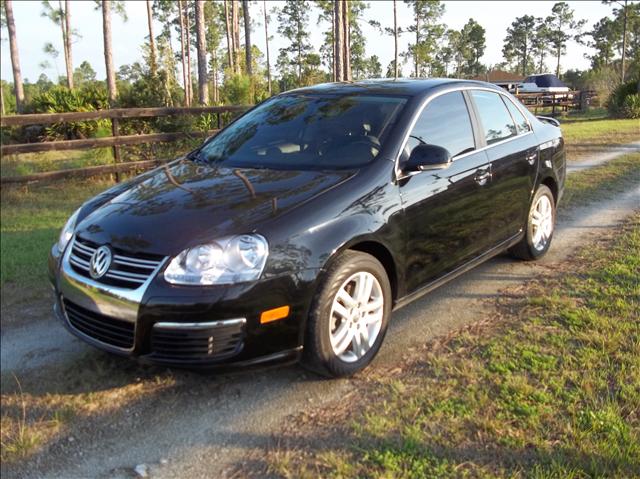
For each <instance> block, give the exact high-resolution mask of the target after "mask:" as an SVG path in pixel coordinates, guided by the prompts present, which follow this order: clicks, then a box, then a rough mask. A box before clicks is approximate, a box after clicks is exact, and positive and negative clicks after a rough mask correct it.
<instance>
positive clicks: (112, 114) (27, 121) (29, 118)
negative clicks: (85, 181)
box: [0, 106, 249, 184]
mask: <svg viewBox="0 0 640 479" xmlns="http://www.w3.org/2000/svg"><path fill="white" fill-rule="evenodd" d="M247 108H249V107H247V106H211V107H192V108H182V107H181V108H114V109H111V110H98V111H87V112H73V113H37V114H27V115H12V116H3V117H2V118H1V119H0V126H2V127H25V126H33V125H50V124H53V123H71V122H79V121H92V120H93V121H95V120H110V122H111V136H107V137H103V138H83V139H77V140H59V141H44V142H37V143H19V144H6V145H5V144H3V145H2V146H1V147H0V154H1V155H2V156H4V155H11V154H18V153H37V152H45V151H61V150H84V149H92V148H104V147H111V148H112V151H113V159H114V161H113V164H110V165H100V166H92V167H85V168H73V169H66V170H60V171H51V172H44V173H35V174H32V175H20V176H4V177H2V178H1V179H0V183H1V184H8V183H27V182H34V181H51V180H55V179H63V178H71V177H87V176H96V175H104V174H115V175H116V179H118V174H119V173H122V172H127V171H133V170H139V169H143V168H148V167H150V166H154V165H157V164H160V163H162V162H163V161H166V159H157V160H156V159H154V160H145V161H132V162H122V161H121V157H120V147H122V146H128V145H140V144H149V143H166V142H173V141H177V140H182V139H186V138H206V137H208V136H211V135H213V134H215V133H217V132H218V131H219V130H220V128H222V126H224V125H223V118H222V116H223V115H224V114H237V113H240V112H242V111H245V110H246V109H247ZM202 114H213V115H216V117H215V120H216V121H215V123H216V128H215V129H211V130H208V131H192V132H170V133H147V134H140V135H121V134H120V124H119V120H125V119H135V118H158V117H162V116H177V115H202Z"/></svg>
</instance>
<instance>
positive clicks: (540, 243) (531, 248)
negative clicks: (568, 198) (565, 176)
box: [511, 185, 556, 260]
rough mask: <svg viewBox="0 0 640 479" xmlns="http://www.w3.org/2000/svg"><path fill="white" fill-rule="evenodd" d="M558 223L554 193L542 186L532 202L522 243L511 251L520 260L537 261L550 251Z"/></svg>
mask: <svg viewBox="0 0 640 479" xmlns="http://www.w3.org/2000/svg"><path fill="white" fill-rule="evenodd" d="M555 222H556V206H555V201H554V198H553V193H552V192H551V190H550V189H549V187H547V186H546V185H540V186H539V187H538V190H537V191H536V194H535V195H534V197H533V201H532V202H531V208H530V210H529V215H528V217H527V225H526V232H525V236H524V238H522V241H520V243H518V244H517V245H515V246H514V247H513V248H512V249H511V253H512V254H513V255H514V256H516V257H517V258H520V259H525V260H535V259H538V258H541V257H542V256H544V255H545V253H546V252H547V251H548V250H549V246H551V239H552V238H553V231H554V227H555Z"/></svg>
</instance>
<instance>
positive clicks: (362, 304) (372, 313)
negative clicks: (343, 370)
mask: <svg viewBox="0 0 640 479" xmlns="http://www.w3.org/2000/svg"><path fill="white" fill-rule="evenodd" d="M383 317H384V296H383V293H382V287H381V286H380V282H379V281H378V279H377V278H376V277H375V276H374V275H373V274H371V273H369V272H366V271H359V272H357V273H355V274H353V275H351V276H350V277H349V278H348V279H347V280H346V281H345V282H344V283H343V284H342V286H340V289H338V292H337V293H336V295H335V297H334V299H333V304H332V306H331V318H330V321H329V335H330V340H331V347H332V349H333V352H334V354H335V355H336V356H337V357H338V358H340V359H341V360H342V361H344V362H348V363H352V362H355V361H358V360H359V359H361V358H362V357H363V356H364V355H365V354H367V352H368V351H369V350H370V349H371V347H372V346H373V345H374V344H375V342H376V339H377V338H378V335H379V334H380V330H381V329H382V321H383Z"/></svg>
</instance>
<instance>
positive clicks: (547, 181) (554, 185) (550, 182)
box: [540, 176, 558, 205]
mask: <svg viewBox="0 0 640 479" xmlns="http://www.w3.org/2000/svg"><path fill="white" fill-rule="evenodd" d="M540 184H541V185H545V186H546V187H547V188H549V189H550V190H551V193H553V202H554V203H555V204H556V205H557V204H558V182H557V181H556V180H555V179H554V178H553V177H552V176H546V177H544V178H543V179H542V181H541V182H540Z"/></svg>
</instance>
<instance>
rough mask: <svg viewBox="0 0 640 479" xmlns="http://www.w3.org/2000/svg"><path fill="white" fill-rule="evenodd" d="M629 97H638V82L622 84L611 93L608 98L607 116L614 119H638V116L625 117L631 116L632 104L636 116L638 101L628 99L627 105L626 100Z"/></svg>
mask: <svg viewBox="0 0 640 479" xmlns="http://www.w3.org/2000/svg"><path fill="white" fill-rule="evenodd" d="M630 96H635V97H636V98H637V97H638V82H637V81H636V80H633V81H630V82H627V83H623V84H622V85H620V86H618V87H617V88H616V89H615V90H614V91H613V93H612V94H611V96H610V97H609V104H608V108H609V114H610V115H611V116H615V117H623V118H639V116H627V115H633V111H634V110H633V109H634V104H635V105H636V114H637V101H638V100H637V99H635V100H634V99H630V100H629V101H628V103H627V98H628V97H630ZM634 102H635V103H634Z"/></svg>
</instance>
